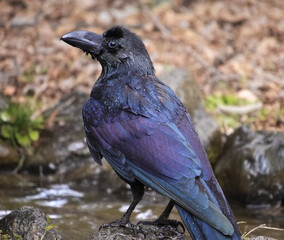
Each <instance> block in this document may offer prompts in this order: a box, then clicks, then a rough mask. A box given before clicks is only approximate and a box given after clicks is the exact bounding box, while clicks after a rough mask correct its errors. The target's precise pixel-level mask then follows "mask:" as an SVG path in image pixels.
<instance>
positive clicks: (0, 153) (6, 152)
mask: <svg viewBox="0 0 284 240" xmlns="http://www.w3.org/2000/svg"><path fill="white" fill-rule="evenodd" d="M19 161H20V156H19V153H18V152H17V150H16V149H15V148H12V147H11V146H9V145H7V144H6V143H5V142H3V141H2V140H1V139H0V166H1V168H3V166H12V167H13V168H15V167H16V166H17V164H18V163H19Z"/></svg>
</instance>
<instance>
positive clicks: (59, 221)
mask: <svg viewBox="0 0 284 240" xmlns="http://www.w3.org/2000/svg"><path fill="white" fill-rule="evenodd" d="M95 186H97V185H96V183H90V182H81V183H79V184H78V183H76V184H75V183H70V184H56V185H49V186H41V187H39V186H38V187H37V186H22V187H13V188H7V189H5V188H3V187H1V190H0V218H2V217H3V216H4V215H6V214H8V213H9V212H10V211H11V210H14V209H16V208H19V207H21V206H24V205H30V206H34V207H37V208H40V209H41V210H43V211H44V212H45V213H48V214H49V216H50V219H51V223H52V224H54V225H56V228H57V231H58V232H59V233H61V234H62V235H63V236H64V237H65V238H66V239H72V240H82V239H87V238H88V237H89V236H91V235H92V233H94V232H96V231H97V229H98V227H99V226H100V225H101V224H103V223H107V222H110V221H112V220H114V219H117V218H119V217H120V216H122V214H123V212H125V210H126V209H127V207H128V204H129V203H130V200H131V193H130V191H126V190H124V191H123V190H122V191H115V192H113V191H112V189H110V188H104V189H101V188H100V187H95ZM166 204H167V199H166V198H164V197H162V196H160V195H157V194H155V193H153V192H147V193H146V194H145V196H144V198H143V200H142V202H141V203H140V204H139V205H138V206H137V208H136V210H135V212H134V214H133V216H132V221H133V222H138V221H141V220H144V219H153V218H155V217H157V216H158V215H159V214H160V213H161V212H162V210H163V208H164V207H165V205H166ZM231 205H232V208H233V210H234V213H235V215H236V217H237V219H238V221H245V222H247V223H246V224H242V225H241V228H242V230H244V227H245V226H246V229H247V230H246V231H248V230H250V229H251V228H253V227H256V226H258V225H260V224H267V225H268V226H273V227H279V228H284V208H283V207H282V208H275V209H266V210H263V209H262V210H260V209H246V208H244V207H241V206H239V205H238V204H233V203H232V204H231ZM171 218H176V219H178V218H179V216H178V214H177V212H176V211H173V212H172V214H171ZM255 234H256V235H265V236H270V237H273V238H276V239H279V240H280V239H284V232H283V231H282V232H280V231H272V230H258V231H257V232H255Z"/></svg>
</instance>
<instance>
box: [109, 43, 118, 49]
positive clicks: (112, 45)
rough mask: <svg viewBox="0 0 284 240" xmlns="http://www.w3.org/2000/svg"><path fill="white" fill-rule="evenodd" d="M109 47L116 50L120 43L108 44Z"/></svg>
mask: <svg viewBox="0 0 284 240" xmlns="http://www.w3.org/2000/svg"><path fill="white" fill-rule="evenodd" d="M108 46H109V47H110V48H116V47H117V46H118V43H117V42H116V41H110V42H109V43H108Z"/></svg>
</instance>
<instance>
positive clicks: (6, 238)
mask: <svg viewBox="0 0 284 240" xmlns="http://www.w3.org/2000/svg"><path fill="white" fill-rule="evenodd" d="M0 239H1V240H23V237H22V236H20V235H18V234H15V233H14V234H13V237H12V236H10V235H9V234H3V231H2V230H0Z"/></svg>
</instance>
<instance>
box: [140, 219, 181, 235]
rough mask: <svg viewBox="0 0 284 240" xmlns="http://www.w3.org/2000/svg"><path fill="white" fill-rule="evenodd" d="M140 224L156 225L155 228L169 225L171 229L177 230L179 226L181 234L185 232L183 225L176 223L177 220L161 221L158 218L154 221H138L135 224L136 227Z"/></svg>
mask: <svg viewBox="0 0 284 240" xmlns="http://www.w3.org/2000/svg"><path fill="white" fill-rule="evenodd" d="M140 224H145V225H156V226H166V225H169V226H171V227H173V228H176V229H177V228H178V227H179V226H181V228H182V230H183V233H184V232H185V228H184V226H183V224H182V223H181V222H180V221H178V220H173V219H162V218H158V219H156V220H154V221H140V222H138V223H137V225H140Z"/></svg>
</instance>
